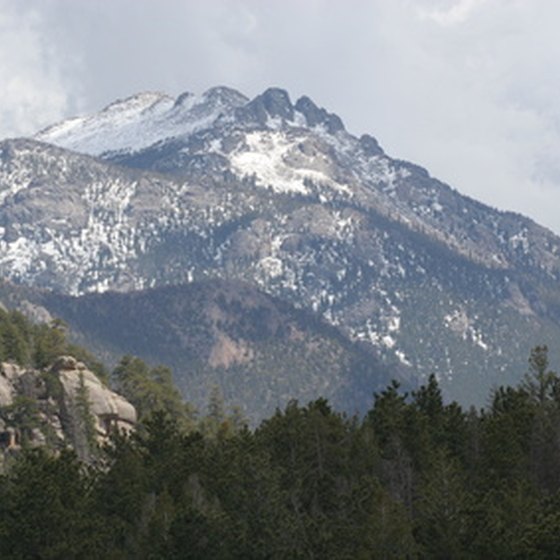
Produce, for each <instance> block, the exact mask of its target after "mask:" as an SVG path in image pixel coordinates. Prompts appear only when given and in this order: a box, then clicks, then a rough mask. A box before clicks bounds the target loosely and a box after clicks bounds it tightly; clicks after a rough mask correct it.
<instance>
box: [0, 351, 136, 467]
mask: <svg viewBox="0 0 560 560" xmlns="http://www.w3.org/2000/svg"><path fill="white" fill-rule="evenodd" d="M135 423H136V410H135V409H134V406H132V404H130V403H129V402H128V401H127V400H126V399H125V398H124V397H122V396H121V395H118V394H117V393H115V392H114V391H112V390H111V389H109V388H108V387H107V386H106V385H105V384H104V383H103V382H102V381H101V380H100V379H99V378H98V377H97V376H96V375H95V374H94V373H93V372H92V371H90V370H89V369H88V368H87V367H86V366H85V365H84V364H83V363H82V362H79V361H77V360H76V359H75V358H73V357H72V356H61V357H60V358H58V359H57V360H56V361H55V363H54V364H53V365H52V366H51V367H50V368H48V369H45V370H37V369H30V368H23V367H20V366H18V365H16V364H13V363H9V362H4V363H2V364H1V365H0V449H2V450H3V451H4V454H5V453H9V452H12V451H14V450H17V449H19V448H21V447H22V446H31V447H33V446H44V445H46V446H49V447H51V448H53V449H55V450H56V449H62V448H64V447H73V448H74V449H75V450H76V452H77V454H78V455H79V456H80V457H81V458H83V459H85V460H88V459H89V458H90V457H91V456H92V453H93V450H94V449H95V448H96V447H97V446H99V445H100V444H103V443H104V442H106V441H107V438H108V437H109V435H110V433H111V432H112V431H114V430H119V431H122V430H124V431H126V432H129V431H130V430H132V429H133V428H134V425H135Z"/></svg>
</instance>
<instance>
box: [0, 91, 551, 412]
mask: <svg viewBox="0 0 560 560" xmlns="http://www.w3.org/2000/svg"><path fill="white" fill-rule="evenodd" d="M0 274H1V275H2V277H4V278H5V279H7V280H9V281H10V282H11V283H14V284H19V285H23V286H26V287H27V288H30V289H29V290H27V291H26V292H25V294H26V295H25V297H23V296H21V294H20V296H18V298H19V299H18V298H16V299H17V301H18V305H23V300H26V301H27V303H28V304H29V302H33V305H39V306H42V307H44V308H45V309H46V310H49V311H50V312H52V313H54V314H55V315H57V316H60V317H62V318H63V319H66V320H67V321H68V322H69V323H70V325H71V326H73V327H75V328H76V330H77V332H79V333H80V336H82V339H83V340H82V341H83V342H84V343H85V344H88V343H89V344H90V345H92V346H95V347H96V348H97V349H99V348H101V347H103V348H105V351H106V352H107V353H108V354H111V353H116V352H121V351H123V350H125V351H128V352H133V353H136V354H138V355H140V356H141V357H142V356H144V357H146V359H149V360H156V359H157V360H161V361H165V357H166V355H167V354H168V355H169V356H170V360H168V361H169V362H170V363H171V365H173V367H174V374H175V376H176V380H177V383H178V385H179V387H180V388H181V390H182V391H183V394H184V396H185V397H186V398H187V399H189V398H190V397H193V398H194V400H195V402H196V403H197V404H199V405H200V403H201V402H203V399H204V398H205V395H206V393H207V391H208V384H209V383H214V382H216V383H218V384H220V385H221V386H222V390H223V391H224V394H225V395H226V396H227V398H228V399H231V401H232V402H237V403H238V404H242V405H244V406H245V407H246V410H247V412H248V413H249V414H257V415H258V416H262V415H263V414H265V413H267V412H270V411H271V410H273V409H274V407H275V406H279V405H282V404H283V403H285V402H286V401H287V400H288V399H289V398H291V397H295V398H304V399H305V398H308V397H309V396H310V395H311V393H312V391H311V389H313V390H315V394H318V393H319V394H322V395H324V396H326V397H329V398H337V399H338V402H340V403H342V404H343V405H344V407H345V408H346V410H349V411H350V412H353V411H354V409H355V408H358V409H360V410H365V407H366V406H367V404H366V405H364V404H362V402H361V400H360V399H362V400H363V401H364V402H365V403H367V402H369V401H367V399H371V393H372V391H374V390H377V388H378V386H379V385H380V384H382V383H384V382H386V380H387V379H388V378H389V377H397V378H399V379H401V380H404V381H405V383H407V384H408V385H409V386H414V383H415V382H414V380H415V379H425V378H427V376H428V375H429V374H430V373H435V374H436V376H437V378H438V379H439V381H440V383H441V386H442V388H443V390H444V393H445V394H446V396H447V397H448V398H453V399H458V400H459V401H460V402H462V403H463V404H471V403H473V404H477V405H481V404H484V400H485V398H486V397H487V394H488V390H489V388H491V387H492V386H494V385H497V384H503V383H509V382H514V381H516V380H518V379H519V378H520V377H521V376H522V375H523V373H524V372H525V369H526V360H527V356H528V355H529V351H530V348H531V347H532V346H534V345H536V344H546V343H548V344H550V346H551V358H552V360H553V361H554V358H557V357H558V349H557V348H555V345H554V344H553V341H555V340H559V339H560V290H559V288H560V238H558V237H557V236H556V235H554V234H553V233H552V232H550V231H549V230H547V229H545V228H543V227H541V226H539V225H537V224H535V223H534V222H533V221H531V220H530V219H527V218H525V217H523V216H520V215H517V214H513V213H509V212H501V211H499V210H496V209H494V208H490V207H488V206H485V205H483V204H481V203H479V202H477V201H475V200H472V199H470V198H468V197H465V196H462V195H461V194H459V193H458V192H457V191H455V190H453V189H452V188H451V187H449V186H448V185H446V184H444V183H442V182H440V181H438V180H437V179H434V178H432V177H431V176H430V174H429V173H428V171H426V170H425V169H423V168H421V167H419V166H417V165H414V164H411V163H408V162H405V161H401V160H399V159H395V158H393V157H390V156H388V155H387V154H385V153H384V151H383V149H382V148H381V147H380V146H379V144H378V142H377V141H376V139H375V138H373V137H372V136H369V135H367V134H364V135H362V136H359V137H358V136H354V135H353V134H351V133H350V132H348V131H346V129H345V127H344V125H343V122H342V121H341V119H340V118H339V117H338V116H336V115H334V114H331V113H329V112H327V111H326V110H325V109H322V108H319V107H318V106H317V105H316V104H315V103H314V102H313V101H312V100H311V99H309V98H307V97H302V98H300V99H298V100H297V101H296V102H295V103H293V102H292V100H291V99H290V97H289V95H288V93H287V92H285V91H283V90H281V89H275V88H272V89H268V90H267V91H265V92H264V93H262V94H261V95H258V96H257V97H256V98H254V99H248V98H247V97H245V96H244V95H242V94H241V93H239V92H237V91H234V90H232V89H228V88H224V87H217V88H213V89H210V90H209V91H207V92H206V93H204V94H203V95H200V96H197V95H193V94H190V93H185V94H182V95H180V96H179V97H178V98H177V99H173V98H171V97H169V96H167V95H165V94H160V93H142V94H139V95H135V96H133V97H130V98H128V99H125V100H119V101H116V102H115V103H113V104H111V105H109V106H108V107H106V108H105V109H103V110H102V111H101V112H99V113H97V114H93V115H90V116H85V117H77V118H73V119H70V120H67V121H64V122H62V123H59V124H55V125H53V126H51V127H50V128H47V129H46V130H43V131H41V132H39V133H38V134H37V135H36V136H35V137H33V138H26V139H14V140H5V141H3V142H0ZM14 290H15V288H14V289H13V290H12V291H14ZM131 292H134V293H131ZM6 293H7V292H6ZM22 293H23V292H22ZM8 299H9V298H8ZM14 301H15V300H14ZM5 303H7V304H9V301H6V302H5ZM139 310H142V312H140V311H139ZM125 319H129V321H128V322H127V321H125ZM197 325H198V326H197ZM286 325H289V328H288V327H286ZM104 328H106V332H105V334H103V329H104ZM197 329H199V330H198V331H197ZM107 333H110V334H107ZM150 333H153V334H150ZM158 333H159V334H158ZM162 333H165V336H163V335H162ZM158 337H159V338H162V339H165V342H166V343H169V344H171V342H173V344H172V346H173V347H174V348H179V347H181V348H183V349H184V352H183V353H182V354H180V355H179V354H177V352H175V353H173V352H172V351H171V350H168V351H163V350H161V348H168V349H169V348H170V346H162V347H161V348H160V350H156V349H154V348H155V347H154V344H155V342H154V344H151V343H148V342H149V341H150V340H152V341H155V340H159V338H158ZM197 337H198V338H197ZM267 337H268V338H267ZM177 341H181V342H180V343H179V342H178V343H177V344H175V342H177ZM290 343H293V344H295V345H296V346H293V347H292V348H296V349H297V350H294V351H293V352H292V354H290V352H289V351H288V350H287V348H288V347H289V344H290ZM297 344H300V346H299V347H298V346H297ZM269 350H270V352H269ZM166 352H167V354H166ZM308 358H309V359H310V360H311V361H309V360H308ZM283 360H285V364H284V365H283V366H280V365H278V364H279V363H281V362H282V361H283ZM310 363H312V364H314V365H313V366H309V364H310ZM358 363H359V364H361V365H359V367H358V366H357V365H356V364H358ZM305 364H307V365H305ZM329 364H330V365H329ZM282 367H284V369H283V370H282V372H281V373H279V370H278V368H280V369H281V368H282ZM387 368H389V369H387ZM391 368H392V369H391ZM288 370H290V371H291V373H290V372H289V371H288ZM275 380H276V381H275ZM286 380H288V381H286ZM364 380H367V382H364ZM251 387H258V389H256V390H255V391H252V390H251ZM302 388H303V389H302ZM358 394H360V395H362V397H359V396H358ZM341 395H345V396H344V397H342V396H341ZM364 395H366V396H367V398H366V397H365V396H364ZM263 403H264V404H263ZM353 403H359V404H355V406H354V405H353Z"/></svg>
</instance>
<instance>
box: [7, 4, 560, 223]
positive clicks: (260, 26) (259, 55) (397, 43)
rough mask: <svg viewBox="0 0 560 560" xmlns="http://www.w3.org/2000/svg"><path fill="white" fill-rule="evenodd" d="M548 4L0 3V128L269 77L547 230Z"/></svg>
mask: <svg viewBox="0 0 560 560" xmlns="http://www.w3.org/2000/svg"><path fill="white" fill-rule="evenodd" d="M559 17H560V4H559V3H558V2H557V1H556V0H531V1H529V0H353V1H352V3H348V2H339V1H338V0H306V1H305V2H302V1H301V0H284V1H283V2H277V1H276V0H236V1H235V2H232V1H231V0H212V1H210V2H209V1H208V0H158V2H154V1H153V0H112V1H111V2H101V1H99V0H80V1H79V2H70V1H68V0H26V1H25V2H21V1H17V0H0V96H1V97H0V98H1V99H2V105H1V106H0V136H8V135H14V134H29V133H32V132H34V131H35V130H37V129H39V128H41V127H42V126H44V125H46V124H50V123H51V122H54V121H56V120H59V119H60V118H62V117H66V116H71V115H72V114H75V113H77V112H84V111H86V112H91V111H95V110H99V109H100V108H101V107H103V106H104V105H106V104H108V103H110V102H111V101H113V100H114V99H116V98H122V97H125V96H127V95H130V94H133V93H136V92H138V91H143V90H163V91H166V92H168V93H170V94H174V95H177V94H179V93H181V92H183V91H185V90H190V91H195V92H201V91H204V90H205V89H207V88H209V87H212V86H214V85H219V84H223V85H229V86H232V87H235V88H237V89H239V90H240V91H242V92H244V93H246V94H247V95H249V96H253V95H256V94H257V93H260V92H261V91H263V90H264V89H265V88H266V87H268V86H271V85H277V86H280V87H284V88H286V89H288V90H289V91H290V93H291V94H292V97H294V98H295V97H297V96H299V95H303V94H305V95H309V96H310V97H312V98H313V99H314V100H315V101H316V102H317V103H318V104H320V105H323V106H325V107H326V108H328V109H329V110H330V111H333V112H336V113H338V114H339V115H340V116H341V117H342V119H343V120H344V121H345V123H346V125H347V128H348V129H349V130H350V131H351V132H353V133H355V134H361V133H363V132H368V133H370V134H373V135H375V136H376V137H378V139H379V141H380V142H381V144H382V145H383V146H384V147H385V148H386V150H387V151H388V153H390V154H391V155H394V156H395V157H399V158H403V159H409V160H411V161H415V162H417V163H419V164H421V165H423V166H425V167H427V168H428V169H429V170H430V172H431V173H432V174H433V175H434V176H436V177H438V178H440V179H442V180H444V181H446V182H448V183H450V184H451V185H452V186H454V187H456V188H458V189H459V190H461V191H462V192H464V193H467V194H470V195H471V196H473V197H475V198H478V199H481V200H483V201H485V202H487V203H490V204H492V205H494V206H497V207H500V208H504V209H513V210H517V211H522V212H526V213H529V214H530V215H531V216H533V217H534V218H536V219H537V220H539V221H541V222H544V223H545V224H547V225H548V226H549V227H552V228H553V229H555V230H556V231H558V232H560V219H559V218H558V217H557V211H556V208H558V207H559V206H560V166H559V165H558V164H557V163H556V161H557V154H558V153H560V97H558V95H557V92H558V91H560V42H558V41H557V39H556V37H557V21H558V19H559Z"/></svg>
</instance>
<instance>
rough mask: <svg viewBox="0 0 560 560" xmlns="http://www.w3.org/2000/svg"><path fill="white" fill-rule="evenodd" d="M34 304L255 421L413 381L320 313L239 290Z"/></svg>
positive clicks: (196, 399)
mask: <svg viewBox="0 0 560 560" xmlns="http://www.w3.org/2000/svg"><path fill="white" fill-rule="evenodd" d="M34 298H35V302H36V304H41V305H43V306H44V307H46V308H47V309H48V310H49V311H50V312H51V313H52V314H53V315H54V316H57V317H61V318H63V319H64V320H65V321H66V322H67V323H68V324H69V325H70V327H71V332H73V333H76V334H77V341H78V342H80V343H82V344H84V345H86V346H88V347H89V348H90V349H91V350H93V351H95V352H98V355H99V356H104V357H105V360H106V361H107V362H113V363H114V362H115V361H116V360H117V359H118V358H120V356H122V355H124V354H127V353H128V354H134V355H137V356H139V357H141V358H142V359H144V360H147V361H148V362H151V363H152V364H154V365H156V364H158V363H165V364H167V365H169V366H171V367H172V368H173V370H174V373H175V379H176V381H177V385H178V387H179V388H180V390H181V392H182V393H183V395H184V397H185V398H186V399H187V400H188V401H190V402H191V403H193V404H195V405H196V406H197V407H198V408H199V410H203V409H204V407H205V406H206V404H207V402H208V397H209V390H210V389H211V388H212V386H213V385H219V386H220V387H221V388H222V391H223V393H224V396H225V397H226V399H227V401H228V402H229V403H231V404H237V405H240V406H241V407H242V408H243V409H244V411H245V413H246V414H247V415H248V416H249V417H250V418H251V420H260V419H262V418H264V417H266V416H267V415H270V414H272V413H273V412H274V410H275V409H276V407H280V408H284V406H285V405H286V404H287V402H288V401H289V400H290V399H298V400H299V401H300V402H302V403H306V402H308V401H310V400H312V399H314V398H316V397H317V395H322V396H325V397H327V398H329V399H330V400H331V401H332V402H333V403H334V404H336V405H337V406H338V407H340V408H341V409H343V410H346V411H347V412H349V413H350V414H353V413H355V412H364V411H365V410H366V409H367V408H368V407H369V406H371V402H372V395H373V392H374V391H377V390H380V389H382V388H383V387H385V386H386V384H388V383H389V381H390V380H391V379H393V378H396V379H400V380H401V381H402V382H404V383H405V386H408V385H409V384H410V383H411V382H412V381H411V380H409V379H407V372H406V371H404V370H403V368H402V367H400V368H399V367H392V368H388V367H387V366H384V365H382V364H381V362H380V361H379V359H378V358H377V356H376V355H375V353H374V352H373V351H372V350H371V349H370V348H369V347H367V346H364V345H356V344H353V343H351V342H350V341H349V340H348V339H346V338H345V337H344V336H342V335H341V333H340V332H339V331H338V330H337V329H336V328H333V327H331V326H329V325H328V324H327V323H326V321H324V320H322V319H321V318H320V317H318V316H317V315H315V314H313V313H309V312H307V311H303V310H297V309H295V308H293V307H292V306H291V305H289V304H287V303H285V302H282V301H279V300H277V299H276V298H273V297H270V296H268V295H266V294H264V293H263V292H261V291H259V290H257V289H255V288H253V287H251V286H249V285H245V284H241V283H238V282H231V281H229V282H226V281H221V280H220V281H206V282H202V283H193V284H189V285H183V286H169V287H163V288H157V289H151V290H144V291H141V292H130V293H105V294H89V295H87V296H81V297H68V296H62V295H57V294H53V293H44V294H35V296H34ZM12 301H13V298H12Z"/></svg>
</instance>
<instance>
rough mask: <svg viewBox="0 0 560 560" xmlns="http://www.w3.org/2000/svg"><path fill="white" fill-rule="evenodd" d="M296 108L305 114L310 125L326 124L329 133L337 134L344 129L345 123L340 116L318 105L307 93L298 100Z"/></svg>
mask: <svg viewBox="0 0 560 560" xmlns="http://www.w3.org/2000/svg"><path fill="white" fill-rule="evenodd" d="M295 109H296V111H298V112H300V113H301V114H303V115H304V116H305V119H306V121H307V124H308V125H309V126H317V125H324V126H325V128H326V129H327V132H329V134H336V133H337V132H339V131H341V130H344V124H343V123H342V120H341V119H340V117H338V116H337V115H334V114H332V113H329V112H327V111H326V110H325V109H323V108H319V107H317V105H315V103H314V102H313V101H312V100H311V99H310V98H309V97H307V96H306V95H304V96H303V97H300V98H299V99H298V100H297V102H296V105H295Z"/></svg>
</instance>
